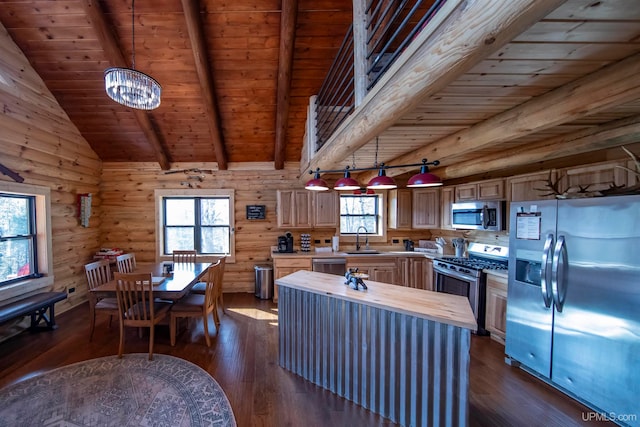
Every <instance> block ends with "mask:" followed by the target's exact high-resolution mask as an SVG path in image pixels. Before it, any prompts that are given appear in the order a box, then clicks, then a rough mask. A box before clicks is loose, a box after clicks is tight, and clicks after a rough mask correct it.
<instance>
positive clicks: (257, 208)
mask: <svg viewBox="0 0 640 427" xmlns="http://www.w3.org/2000/svg"><path fill="white" fill-rule="evenodd" d="M265 211H266V206H265V205H247V219H265Z"/></svg>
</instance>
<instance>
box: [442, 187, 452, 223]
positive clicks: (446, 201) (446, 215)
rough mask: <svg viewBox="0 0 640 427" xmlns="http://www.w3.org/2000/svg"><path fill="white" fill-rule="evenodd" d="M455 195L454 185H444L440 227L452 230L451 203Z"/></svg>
mask: <svg viewBox="0 0 640 427" xmlns="http://www.w3.org/2000/svg"><path fill="white" fill-rule="evenodd" d="M454 197H455V191H454V188H453V187H442V188H441V189H440V228H443V229H446V230H451V229H453V226H452V225H451V219H452V218H451V204H452V203H453V200H454Z"/></svg>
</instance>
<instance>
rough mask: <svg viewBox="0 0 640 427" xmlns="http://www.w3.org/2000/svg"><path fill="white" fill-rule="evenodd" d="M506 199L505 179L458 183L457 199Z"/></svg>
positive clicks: (459, 200)
mask: <svg viewBox="0 0 640 427" xmlns="http://www.w3.org/2000/svg"><path fill="white" fill-rule="evenodd" d="M502 199H504V180H503V179H490V180H486V181H480V182H472V183H469V184H462V185H456V187H455V201H456V202H466V201H471V200H502Z"/></svg>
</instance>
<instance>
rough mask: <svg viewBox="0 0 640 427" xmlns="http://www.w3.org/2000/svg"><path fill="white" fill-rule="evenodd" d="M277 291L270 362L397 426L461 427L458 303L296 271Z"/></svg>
mask: <svg viewBox="0 0 640 427" xmlns="http://www.w3.org/2000/svg"><path fill="white" fill-rule="evenodd" d="M276 284H277V285H278V286H279V287H280V289H279V292H280V297H279V301H278V324H279V332H280V343H279V346H280V362H279V363H280V366H282V367H283V368H285V369H287V370H289V371H291V372H294V373H296V374H298V375H300V376H302V377H303V378H305V379H307V380H309V381H311V382H313V383H314V384H317V385H319V386H321V387H323V388H325V389H327V390H330V391H332V392H334V393H336V394H338V395H339V396H342V397H344V398H346V399H348V400H351V401H353V402H355V403H357V404H359V405H362V406H363V407H365V408H367V409H369V410H371V411H373V412H376V413H378V414H380V415H382V416H384V417H387V418H389V419H391V420H392V421H393V422H396V423H399V424H401V425H406V426H464V425H467V424H468V390H469V357H470V356H469V347H470V343H471V330H475V329H476V321H475V318H474V316H473V312H472V311H471V307H470V305H469V302H468V300H467V299H466V298H464V297H460V296H455V295H449V294H443V293H436V292H429V291H424V290H418V289H411V288H404V287H401V286H396V285H389V284H385V283H379V282H371V281H367V285H368V290H366V291H356V290H355V289H353V288H351V287H349V286H347V285H345V284H344V278H343V277H341V276H335V275H330V274H324V273H317V272H310V271H297V272H295V273H293V274H290V275H288V276H285V277H283V278H280V279H278V280H277V281H276Z"/></svg>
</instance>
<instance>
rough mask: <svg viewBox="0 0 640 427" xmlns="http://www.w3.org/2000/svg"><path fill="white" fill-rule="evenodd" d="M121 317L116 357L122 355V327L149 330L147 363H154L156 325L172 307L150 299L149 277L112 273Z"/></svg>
mask: <svg viewBox="0 0 640 427" xmlns="http://www.w3.org/2000/svg"><path fill="white" fill-rule="evenodd" d="M114 278H115V280H116V297H117V299H118V315H119V317H120V345H119V347H118V357H119V358H122V353H123V352H124V328H125V326H130V327H136V328H143V327H148V328H149V360H153V341H154V335H155V334H154V332H155V325H157V324H158V323H159V322H160V321H161V320H162V319H164V318H165V317H167V313H169V309H170V308H171V303H168V302H164V301H157V300H156V299H155V298H154V296H153V284H152V282H151V280H152V278H151V273H114Z"/></svg>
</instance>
